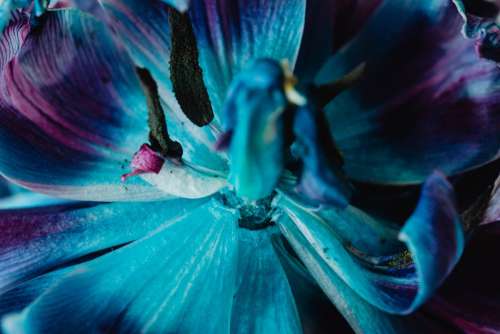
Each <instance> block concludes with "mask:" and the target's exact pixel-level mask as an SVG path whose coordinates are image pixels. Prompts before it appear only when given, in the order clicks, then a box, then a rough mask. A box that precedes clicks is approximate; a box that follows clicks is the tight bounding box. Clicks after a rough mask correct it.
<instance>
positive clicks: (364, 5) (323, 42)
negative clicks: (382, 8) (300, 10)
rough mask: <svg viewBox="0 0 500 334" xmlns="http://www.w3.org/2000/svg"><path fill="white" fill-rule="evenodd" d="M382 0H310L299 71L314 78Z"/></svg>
mask: <svg viewBox="0 0 500 334" xmlns="http://www.w3.org/2000/svg"><path fill="white" fill-rule="evenodd" d="M381 2H382V0H341V1H339V0H322V1H308V3H307V11H306V19H305V28H304V36H303V38H302V44H301V47H300V53H299V58H298V60H297V68H296V73H297V74H298V76H299V77H300V79H301V80H303V81H311V80H312V79H314V77H315V75H316V74H317V72H318V71H319V70H320V69H321V67H322V66H323V65H324V63H325V62H326V61H327V59H328V58H329V57H330V56H332V55H333V54H334V53H335V52H337V51H338V50H339V49H340V48H341V47H342V46H343V45H344V44H345V43H347V42H348V41H349V40H350V39H351V38H353V37H354V36H355V35H356V33H358V32H359V31H360V30H361V29H362V28H363V26H364V25H365V23H366V21H367V20H368V19H369V18H370V16H371V15H372V14H373V12H374V11H375V10H376V9H377V8H378V6H379V5H380V3H381Z"/></svg>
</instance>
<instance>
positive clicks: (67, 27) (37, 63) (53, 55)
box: [0, 10, 165, 200]
mask: <svg viewBox="0 0 500 334" xmlns="http://www.w3.org/2000/svg"><path fill="white" fill-rule="evenodd" d="M0 76H1V77H2V79H1V84H0V173H2V174H4V175H5V176H6V177H7V178H8V179H10V180H11V181H14V182H16V183H20V184H21V185H23V186H25V187H28V188H31V189H34V190H37V191H40V192H45V193H49V194H53V195H58V196H65V197H68V198H75V199H88V200H120V199H125V200H130V199H133V198H136V199H139V198H141V199H155V198H156V199H158V198H161V197H165V195H164V194H163V193H162V192H160V191H158V190H156V189H155V188H153V187H151V186H150V185H148V184H147V183H145V182H143V181H142V180H140V179H136V180H133V182H131V183H130V184H127V185H126V186H125V185H123V184H122V183H121V181H120V176H121V174H123V172H124V170H123V168H126V166H127V165H128V161H129V160H130V159H131V158H132V156H133V154H134V152H135V151H136V150H137V149H138V148H139V147H140V146H141V144H142V143H144V142H146V141H147V140H148V132H149V130H148V126H147V106H146V101H145V98H144V95H143V91H142V89H141V86H140V83H139V80H138V78H137V77H136V74H135V70H134V67H133V64H132V63H131V61H130V59H129V57H128V56H127V54H126V53H124V52H123V51H122V50H121V49H120V48H119V47H117V46H116V44H115V43H114V42H113V38H112V36H111V35H110V34H109V33H108V31H107V29H106V27H105V26H104V25H102V24H100V23H99V22H97V21H96V20H93V19H92V18H91V17H89V16H88V15H82V14H80V13H79V12H78V11H75V10H58V11H54V12H48V13H46V15H45V16H44V21H43V24H41V26H39V27H38V28H37V29H36V30H30V26H29V24H28V18H27V17H26V16H25V15H24V14H18V15H17V16H16V18H15V20H13V21H12V22H11V24H10V25H9V26H8V27H7V29H6V30H5V32H4V35H3V38H2V40H1V44H0Z"/></svg>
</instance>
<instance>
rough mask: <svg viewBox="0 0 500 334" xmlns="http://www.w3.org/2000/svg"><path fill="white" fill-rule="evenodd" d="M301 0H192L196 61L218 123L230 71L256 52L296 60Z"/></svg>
mask: <svg viewBox="0 0 500 334" xmlns="http://www.w3.org/2000/svg"><path fill="white" fill-rule="evenodd" d="M305 7H306V1H305V0H276V1H266V2H263V1H258V0H250V1H242V0H229V1H228V0H224V1H215V0H192V1H191V6H190V9H189V15H190V17H191V20H192V24H193V27H194V31H195V35H196V40H197V43H198V49H199V52H200V64H201V67H202V69H203V76H204V78H205V84H206V86H207V89H208V93H209V96H210V101H211V102H212V106H213V109H214V113H215V119H216V122H218V123H221V122H223V121H224V120H223V119H221V113H222V109H223V104H224V100H225V99H226V94H227V92H228V89H229V85H230V84H231V82H232V80H233V79H234V77H235V76H236V75H237V74H238V73H239V72H240V71H242V70H243V69H244V68H246V67H247V66H248V65H249V64H252V63H253V62H254V61H255V60H257V59H259V58H270V59H274V60H277V61H281V60H287V61H288V62H289V63H290V64H291V65H292V67H293V65H294V64H295V61H296V58H297V54H298V51H299V46H300V42H301V37H302V31H303V26H304V17H305Z"/></svg>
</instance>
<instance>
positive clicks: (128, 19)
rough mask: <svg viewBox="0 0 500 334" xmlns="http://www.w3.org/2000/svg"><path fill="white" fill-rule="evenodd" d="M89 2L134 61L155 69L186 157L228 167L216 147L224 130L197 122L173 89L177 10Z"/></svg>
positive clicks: (143, 1)
mask: <svg viewBox="0 0 500 334" xmlns="http://www.w3.org/2000/svg"><path fill="white" fill-rule="evenodd" d="M89 2H90V4H89V3H88V2H85V6H83V5H82V6H83V9H85V10H87V11H89V12H90V13H92V14H93V15H94V16H96V17H98V18H100V19H101V20H103V21H104V22H106V24H107V25H108V26H109V27H110V30H111V31H112V32H114V34H115V37H116V39H117V40H118V41H120V43H121V44H122V45H123V46H124V48H125V49H126V50H127V51H128V54H129V55H130V57H131V58H132V60H133V62H134V64H135V65H136V66H139V67H141V68H146V69H148V70H149V72H151V75H152V76H153V78H154V80H155V81H156V83H157V85H158V91H159V95H160V98H161V103H162V106H163V109H164V111H165V117H166V121H167V125H168V132H169V135H170V137H171V138H172V139H173V140H176V141H178V142H179V143H180V144H181V145H182V148H183V160H184V161H185V162H186V163H187V164H188V165H193V166H195V167H197V168H200V169H203V170H208V171H210V172H214V171H215V172H221V171H226V170H227V160H226V158H225V156H224V154H221V153H220V152H216V151H215V149H214V148H213V147H214V143H215V140H216V136H217V135H218V134H219V133H220V130H218V129H217V127H216V126H215V125H214V124H210V125H209V126H203V127H199V126H197V125H195V124H193V123H192V122H191V121H190V120H189V119H188V118H187V117H186V115H185V114H184V112H183V110H182V108H181V106H179V103H178V101H177V100H176V96H175V94H174V92H173V85H172V80H171V66H170V60H171V53H172V31H171V27H170V24H169V13H170V12H172V11H173V10H172V9H171V8H169V6H167V5H166V4H165V3H163V2H162V1H158V0H124V1H121V0H102V1H100V4H101V5H102V6H101V5H92V3H95V0H91V1H89ZM145 18H147V19H145ZM152 50H154V52H153V51H152Z"/></svg>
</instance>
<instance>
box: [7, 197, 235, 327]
mask: <svg viewBox="0 0 500 334" xmlns="http://www.w3.org/2000/svg"><path fill="white" fill-rule="evenodd" d="M236 219H237V217H236V215H235V213H234V212H232V211H228V210H227V209H223V208H220V207H219V204H218V202H216V201H210V202H209V203H207V204H205V205H204V206H202V207H200V208H198V209H196V210H193V211H192V212H191V214H190V215H188V216H187V217H185V218H183V219H180V220H177V221H175V222H172V223H170V224H164V225H162V226H161V227H160V228H158V229H157V230H156V231H155V232H153V233H151V234H150V235H149V236H147V237H145V238H144V239H142V240H140V241H138V242H135V243H133V244H131V245H129V246H125V247H123V248H121V249H119V250H117V251H115V252H112V253H110V254H108V255H105V256H102V257H100V258H98V259H96V260H94V261H91V262H88V263H86V264H82V265H80V266H78V267H77V269H76V270H74V271H73V272H71V273H70V274H69V275H68V276H66V278H64V279H63V280H62V281H60V282H59V283H58V284H56V285H55V286H53V287H52V288H51V289H49V290H47V292H46V293H45V294H43V295H42V296H41V297H40V298H38V299H37V300H36V301H35V302H34V303H32V304H31V305H30V306H28V307H27V308H25V309H24V310H23V311H22V312H21V313H20V314H17V315H12V316H9V317H7V318H4V321H3V329H4V330H5V332H6V333H17V332H19V331H21V332H23V333H67V332H68V330H70V331H71V332H74V333H94V332H102V331H104V332H109V331H112V332H120V333H127V332H130V333H138V332H141V333H172V332H182V333H198V332H205V333H224V332H228V331H229V322H230V311H231V304H232V299H233V295H232V291H233V289H231V286H234V284H235V278H236V277H235V274H236V271H235V265H236V261H237V258H236V246H237V242H236V241H237V232H236Z"/></svg>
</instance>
